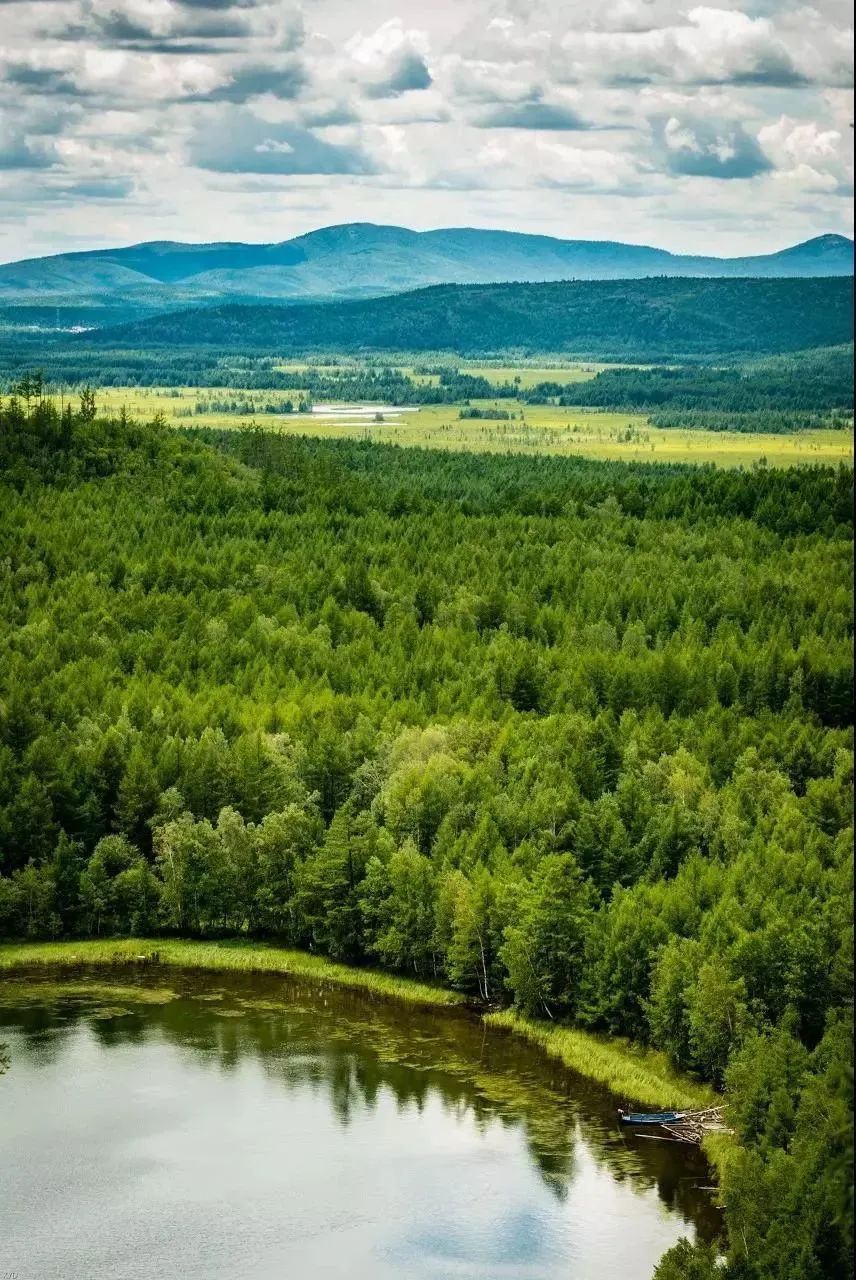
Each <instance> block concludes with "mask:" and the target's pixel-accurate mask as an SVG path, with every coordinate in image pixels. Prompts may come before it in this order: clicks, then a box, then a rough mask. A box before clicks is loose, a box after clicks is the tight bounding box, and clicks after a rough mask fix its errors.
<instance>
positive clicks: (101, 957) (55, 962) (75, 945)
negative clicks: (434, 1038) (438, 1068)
mask: <svg viewBox="0 0 856 1280" xmlns="http://www.w3.org/2000/svg"><path fill="white" fill-rule="evenodd" d="M143 963H146V964H151V965H155V964H156V965H164V966H167V967H172V968H183V969H209V970H213V971H219V972H225V971H228V972H240V973H280V974H288V975H291V976H294V977H299V978H315V979H317V980H318V981H319V982H330V983H335V984H336V985H337V986H345V987H356V988H358V989H359V990H361V991H367V992H370V993H372V994H374V995H378V996H383V997H384V998H386V999H394V1000H403V1001H406V1002H408V1003H410V1004H420V1005H445V1006H448V1005H456V1004H462V1003H463V1001H464V997H463V996H461V995H460V994H459V993H458V992H455V991H450V990H448V988H446V987H441V986H433V985H432V984H430V983H427V982H417V981H416V980H415V979H412V978H401V977H396V976H394V975H393V974H388V973H379V972H378V971H377V970H375V969H358V968H352V967H351V966H349V965H344V964H336V963H335V961H333V960H328V959H326V958H325V957H323V956H315V955H311V954H310V953H309V952H306V951H288V950H285V949H284V948H282V947H274V946H266V945H265V944H263V943H248V942H243V941H240V940H236V941H231V940H229V941H224V942H189V941H186V940H174V939H163V938H130V939H111V940H109V941H106V940H96V941H92V940H89V941H85V942H34V943H26V942H25V943H17V942H14V943H4V944H2V945H0V973H2V972H3V971H7V972H8V971H11V970H13V969H24V968H30V967H35V966H41V965H43V966H45V967H57V968H73V967H75V966H77V965H104V966H111V967H113V966H119V965H133V964H143Z"/></svg>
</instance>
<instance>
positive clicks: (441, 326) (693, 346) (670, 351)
mask: <svg viewBox="0 0 856 1280" xmlns="http://www.w3.org/2000/svg"><path fill="white" fill-rule="evenodd" d="M852 298H853V281H852V279H849V280H848V279H834V278H832V279H819V280H667V279H657V280H640V281H619V282H608V281H582V282H580V281H578V282H564V283H550V284H505V285H470V286H463V285H442V286H436V287H433V288H429V289H421V290H416V291H414V292H412V293H404V294H398V295H395V296H393V297H387V298H374V299H369V300H365V301H358V302H330V303H326V304H320V305H318V304H316V305H303V306H292V307H283V306H239V305H235V304H227V305H224V306H217V307H209V308H197V309H195V310H191V311H185V312H177V313H171V314H167V315H163V316H157V317H154V318H151V319H148V320H142V321H138V322H135V323H132V324H127V325H122V326H118V327H115V328H112V329H104V330H101V331H97V332H94V333H91V334H87V335H83V336H82V337H81V338H80V339H79V340H78V342H79V343H82V344H84V345H93V344H96V345H100V346H109V347H112V348H126V349H127V348H144V347H158V346H168V347H176V346H188V345H205V346H210V347H217V348H219V349H228V350H235V351H242V350H255V351H259V350H275V351H278V352H308V351H339V352H342V351H372V350H374V351H441V350H445V351H454V352H457V353H459V354H461V355H472V354H477V353H478V354H481V353H489V352H494V351H519V352H521V353H527V352H528V353H534V352H548V351H549V352H566V353H568V354H576V355H587V356H597V355H599V356H610V357H620V356H633V357H634V358H637V359H642V358H645V357H656V356H682V355H683V356H687V355H689V356H704V357H710V356H716V355H718V354H726V353H729V354H730V353H759V354H774V353H776V352H787V351H796V350H800V349H805V348H809V347H822V346H832V345H835V344H840V343H846V342H849V341H851V339H852V337H853V313H852Z"/></svg>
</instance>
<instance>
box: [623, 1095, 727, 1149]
mask: <svg viewBox="0 0 856 1280" xmlns="http://www.w3.org/2000/svg"><path fill="white" fill-rule="evenodd" d="M618 1114H619V1117H620V1119H621V1122H622V1124H630V1125H633V1126H635V1125H644V1126H651V1127H653V1128H655V1129H658V1130H659V1133H651V1134H645V1135H640V1136H645V1137H651V1138H659V1139H660V1140H661V1141H665V1142H688V1143H691V1144H693V1145H694V1146H698V1145H699V1144H700V1143H701V1141H702V1139H703V1138H704V1136H705V1134H707V1133H733V1132H734V1130H733V1129H729V1128H728V1126H727V1125H726V1123H725V1107H724V1106H722V1105H720V1106H717V1107H703V1108H702V1109H701V1110H698V1111H678V1112H663V1111H659V1112H657V1111H655V1112H652V1113H648V1114H646V1113H644V1112H643V1113H639V1112H626V1111H619V1113H618Z"/></svg>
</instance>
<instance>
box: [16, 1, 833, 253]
mask: <svg viewBox="0 0 856 1280" xmlns="http://www.w3.org/2000/svg"><path fill="white" fill-rule="evenodd" d="M850 10H851V6H850V5H849V4H846V3H843V2H842V0H814V3H812V4H792V3H788V0H736V2H734V3H730V2H729V0H718V3H716V4H692V3H690V4H681V3H677V2H675V0H410V2H409V3H405V2H404V0H304V2H303V3H302V4H295V3H291V0H274V2H273V3H271V2H269V0H237V2H236V3H233V2H232V0H0V260H3V261H11V260H14V259H17V258H21V257H25V256H35V255H41V254H44V253H61V252H66V251H68V250H71V249H87V248H98V247H102V246H105V245H119V244H131V243H135V242H137V241H141V240H183V241H191V242H200V241H211V240H246V241H279V240H285V239H288V238H290V237H291V236H295V235H300V234H302V233H304V232H306V231H309V230H312V229H314V228H316V227H320V226H327V225H330V224H334V223H342V222H354V221H362V222H382V223H395V224H399V225H403V226H409V227H413V228H416V229H427V228H430V227H441V226H480V227H495V228H506V229H509V230H517V231H529V232H537V233H540V234H547V235H555V236H561V237H563V238H571V239H576V238H581V239H618V240H626V241H631V242H634V243H642V244H653V245H659V246H662V247H664V248H668V249H672V250H674V251H677V252H700V253H716V254H740V253H747V252H766V251H772V250H775V249H778V248H781V247H784V246H785V245H788V244H792V243H794V242H796V241H798V240H802V239H806V238H808V237H810V236H813V235H819V234H822V233H826V232H844V233H847V234H850V233H851V231H852V177H853V174H852V148H853V132H852V124H851V122H852V120H853V93H852V85H853V31H852V17H851V13H850Z"/></svg>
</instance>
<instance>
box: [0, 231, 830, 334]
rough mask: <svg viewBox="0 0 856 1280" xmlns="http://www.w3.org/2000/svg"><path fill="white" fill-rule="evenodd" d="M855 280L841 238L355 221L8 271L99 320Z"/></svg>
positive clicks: (34, 297)
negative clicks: (503, 288)
mask: <svg viewBox="0 0 856 1280" xmlns="http://www.w3.org/2000/svg"><path fill="white" fill-rule="evenodd" d="M852 274H853V242H852V240H849V239H848V238H847V237H846V236H842V235H838V234H835V233H831V232H827V233H823V234H821V235H818V236H815V237H813V238H812V239H810V240H806V241H804V242H802V243H801V244H796V245H792V246H791V247H789V248H786V249H782V250H780V251H779V252H777V253H770V254H762V255H757V256H754V257H751V256H750V257H742V258H716V257H701V256H698V255H681V254H677V253H672V252H670V251H668V250H665V249H659V248H656V247H654V246H652V245H638V244H626V243H623V242H621V241H617V240H579V239H577V240H570V239H560V238H558V237H555V236H546V235H529V234H524V233H522V232H515V231H503V230H499V229H486V228H478V227H445V228H444V227H440V228H437V229H434V230H429V231H414V230H413V229H411V228H409V227H400V226H395V225H390V224H384V223H376V222H347V223H338V224H333V225H331V226H328V227H320V228H318V229H317V230H315V231H309V232H306V233H305V234H304V235H300V236H296V237H294V238H293V239H290V240H283V241H281V242H279V243H275V244H243V243H240V242H235V241H223V242H216V243H211V244H182V243H180V242H176V241H169V240H155V241H150V242H148V243H143V244H135V245H127V246H124V247H118V248H107V249H103V250H80V251H77V252H74V253H65V254H57V255H54V256H52V257H45V258H32V259H29V260H28V261H22V262H13V263H8V264H7V265H5V266H0V306H3V307H6V308H9V307H22V306H28V307H33V306H35V307H39V306H41V307H51V308H63V316H62V320H63V322H64V323H69V322H70V323H86V324H91V323H96V324H97V323H98V322H99V320H98V314H97V313H98V311H99V309H101V310H105V309H110V308H113V309H115V307H116V306H117V305H121V307H122V308H123V309H124V311H129V312H131V313H133V314H138V315H147V314H152V312H156V311H166V310H174V309H176V308H179V307H186V306H191V305H195V304H199V303H205V304H210V303H212V302H217V301H225V300H228V299H235V300H238V301H241V302H253V301H259V302H263V301H266V302H274V303H284V302H297V301H300V302H305V301H324V300H327V299H335V298H338V299H344V298H366V297H377V296H379V295H384V294H392V293H400V292H402V291H405V290H410V289H417V288H422V287H426V286H430V285H438V284H493V283H500V282H502V281H508V280H514V281H520V282H523V283H546V282H549V281H558V280H570V279H575V280H633V279H643V278H646V277H652V276H691V277H700V276H711V277H718V276H729V277H734V276H755V277H762V278H773V277H785V276H848V275H852ZM84 312H85V314H84Z"/></svg>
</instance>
